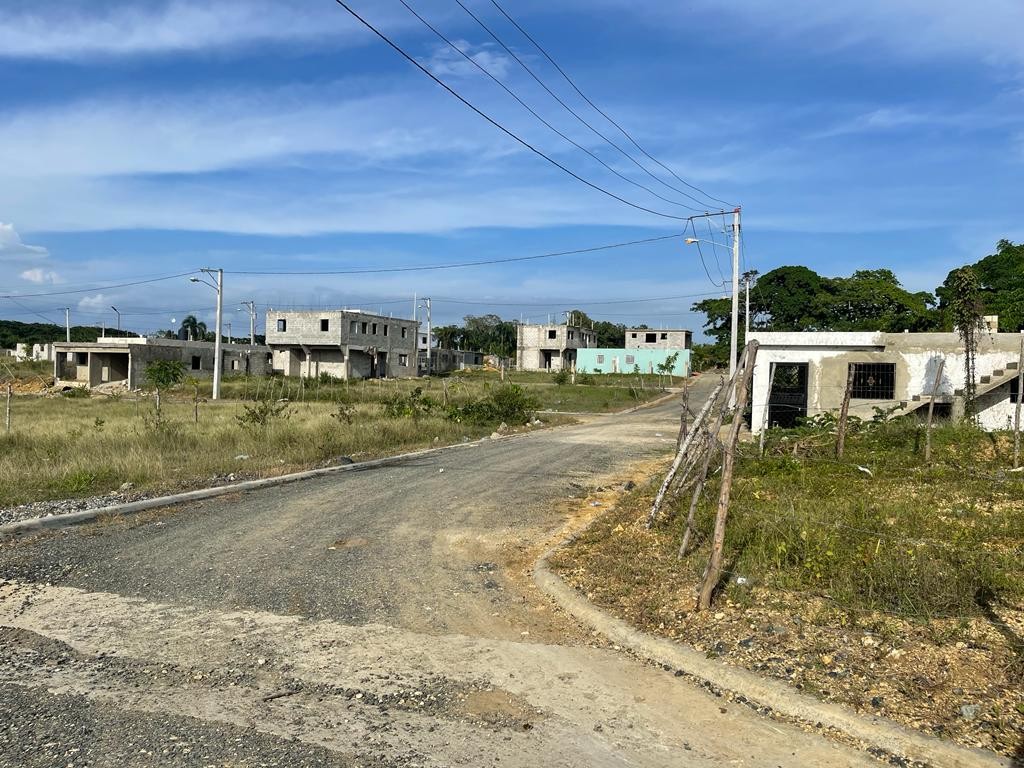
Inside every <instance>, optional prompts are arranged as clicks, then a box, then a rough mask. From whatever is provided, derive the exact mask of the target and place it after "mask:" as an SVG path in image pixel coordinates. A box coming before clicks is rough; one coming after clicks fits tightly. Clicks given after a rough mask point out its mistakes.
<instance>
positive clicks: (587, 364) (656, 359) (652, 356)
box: [576, 347, 690, 376]
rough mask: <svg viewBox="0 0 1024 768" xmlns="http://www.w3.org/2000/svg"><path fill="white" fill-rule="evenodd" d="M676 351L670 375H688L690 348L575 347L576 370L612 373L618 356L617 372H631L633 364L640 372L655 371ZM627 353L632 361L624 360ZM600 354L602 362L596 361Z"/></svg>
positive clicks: (614, 370)
mask: <svg viewBox="0 0 1024 768" xmlns="http://www.w3.org/2000/svg"><path fill="white" fill-rule="evenodd" d="M676 352H678V353H679V357H678V358H676V364H675V367H674V368H673V369H672V375H673V376H689V375H690V350H688V349H604V348H600V347H597V348H590V349H577V350H576V370H577V371H588V372H590V373H598V372H600V373H614V372H616V368H615V367H614V366H615V363H614V360H615V359H616V358H618V373H632V372H633V366H634V365H639V366H640V372H641V373H651V372H652V371H653V372H657V370H658V365H659V364H661V363H663V362H665V359H666V358H667V357H668V356H669V355H672V354H674V353H676ZM627 355H628V356H629V358H630V359H631V360H632V361H633V362H631V363H627V362H626V356H627ZM601 356H603V357H604V362H599V361H598V358H599V357H601Z"/></svg>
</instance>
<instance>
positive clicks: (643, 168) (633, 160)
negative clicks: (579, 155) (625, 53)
mask: <svg viewBox="0 0 1024 768" xmlns="http://www.w3.org/2000/svg"><path fill="white" fill-rule="evenodd" d="M455 2H456V3H458V5H459V7H460V8H462V10H464V11H465V12H466V13H467V14H468V15H469V16H470V18H472V19H473V21H475V22H476V23H477V24H478V25H479V26H480V27H481V28H482V29H483V30H484V31H485V32H486V33H487V34H488V35H490V36H491V37H492V38H493V39H494V41H495V42H496V43H497V44H498V45H500V46H501V47H502V48H503V49H504V50H505V52H506V53H507V54H508V55H509V56H511V57H512V58H513V59H514V60H515V61H516V62H517V63H518V64H519V66H521V67H522V68H523V69H524V70H526V73H527V74H528V75H529V76H530V77H532V78H533V79H534V80H535V81H536V82H537V85H539V86H540V87H541V88H543V89H544V90H545V91H547V93H548V95H549V96H551V98H553V99H554V100H555V101H557V102H558V103H559V104H560V105H561V106H562V107H563V108H564V109H565V110H566V111H567V112H569V114H571V115H572V116H573V117H575V118H576V119H577V120H578V121H579V122H580V123H582V124H583V125H585V126H586V127H587V128H589V129H590V130H591V131H592V132H593V133H594V134H595V135H596V136H598V137H600V138H601V140H602V141H604V142H605V143H606V144H608V145H609V146H611V147H613V148H614V149H616V150H617V151H618V152H619V153H621V154H622V156H623V157H625V158H626V159H627V160H629V161H630V162H631V163H633V164H634V165H635V166H636V167H637V168H639V169H640V170H641V171H643V172H644V173H646V174H647V175H648V176H650V177H651V178H652V179H654V180H655V181H657V182H658V183H659V184H662V185H664V186H665V187H667V188H668V189H671V190H673V191H674V192H678V193H679V194H681V195H683V196H684V197H687V198H689V199H690V200H692V201H693V202H695V203H697V205H699V206H701V209H703V208H706V207H707V206H706V204H705V203H704V201H703V200H698V199H697V198H696V197H694V196H693V195H691V194H690V193H689V192H686V191H685V190H682V189H679V188H678V187H674V186H672V185H671V184H669V183H668V182H666V181H664V180H663V179H661V178H659V177H658V176H655V175H654V174H653V173H651V171H650V170H649V169H648V168H647V167H646V166H644V165H643V163H641V162H640V161H638V160H637V159H636V158H635V157H633V156H632V155H631V154H629V153H628V152H627V151H626V150H624V149H623V148H622V147H620V146H619V145H618V144H616V143H615V142H614V141H612V140H611V139H610V138H608V137H607V136H605V135H604V134H603V133H601V131H599V130H598V129H597V128H595V127H594V126H593V125H592V124H591V123H589V122H587V120H586V119H585V118H584V117H583V116H582V115H580V114H579V113H578V112H577V111H576V110H574V109H573V108H572V107H571V106H569V105H568V104H567V103H566V102H565V100H564V99H562V98H561V97H560V96H559V95H558V94H557V93H555V92H554V91H553V90H551V89H550V88H549V87H548V86H547V84H546V83H545V82H544V81H543V80H541V79H540V77H539V76H538V75H537V74H536V73H535V72H534V71H533V70H532V69H530V67H529V65H527V64H526V62H524V61H523V60H522V59H521V58H520V57H519V56H518V55H517V54H516V53H515V51H513V50H512V49H511V48H510V47H509V46H508V45H506V44H505V41H504V40H502V39H501V38H500V37H498V35H497V33H496V32H495V31H494V30H492V29H491V28H490V27H488V26H487V25H486V24H485V23H484V22H483V20H482V19H481V18H480V17H479V16H477V15H476V14H475V13H473V11H471V10H470V9H469V8H467V7H466V6H465V4H463V2H462V0H455ZM688 207H689V206H688ZM690 210H699V209H695V208H690Z"/></svg>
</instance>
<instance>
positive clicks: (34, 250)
mask: <svg viewBox="0 0 1024 768" xmlns="http://www.w3.org/2000/svg"><path fill="white" fill-rule="evenodd" d="M47 255H48V251H47V250H46V249H45V248H43V247H42V246H40V245H26V244H25V243H23V242H21V236H20V235H19V234H18V232H17V230H15V229H14V225H13V224H4V223H3V222H0V259H14V258H25V257H30V258H40V257H45V256H47Z"/></svg>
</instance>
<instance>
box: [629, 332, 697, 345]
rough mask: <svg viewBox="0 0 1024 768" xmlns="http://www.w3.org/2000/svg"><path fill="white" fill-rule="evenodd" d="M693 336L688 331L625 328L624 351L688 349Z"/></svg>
mask: <svg viewBox="0 0 1024 768" xmlns="http://www.w3.org/2000/svg"><path fill="white" fill-rule="evenodd" d="M692 339H693V334H692V333H691V332H690V331H687V330H682V329H676V330H655V329H653V328H627V329H626V342H625V346H626V349H690V347H691V346H692V343H691V342H692Z"/></svg>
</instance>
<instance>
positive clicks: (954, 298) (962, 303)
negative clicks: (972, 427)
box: [946, 267, 982, 416]
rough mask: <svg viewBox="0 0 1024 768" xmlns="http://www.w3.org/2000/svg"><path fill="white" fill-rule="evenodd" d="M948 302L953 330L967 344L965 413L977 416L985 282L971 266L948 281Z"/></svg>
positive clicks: (957, 271)
mask: <svg viewBox="0 0 1024 768" xmlns="http://www.w3.org/2000/svg"><path fill="white" fill-rule="evenodd" d="M946 281H947V283H948V293H947V301H948V305H949V316H950V318H951V319H952V321H953V327H954V328H956V330H957V333H959V334H960V339H961V340H962V341H963V345H964V413H965V415H968V416H970V415H973V413H974V405H975V403H974V397H975V394H976V392H977V386H978V385H977V381H976V379H975V370H974V360H975V356H976V355H977V352H978V330H979V329H980V328H981V327H982V322H981V312H982V304H981V283H980V281H979V280H978V276H977V275H976V274H975V273H974V270H973V269H972V268H971V267H960V269H955V270H953V271H952V272H951V273H950V274H949V276H948V277H947V278H946Z"/></svg>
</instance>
